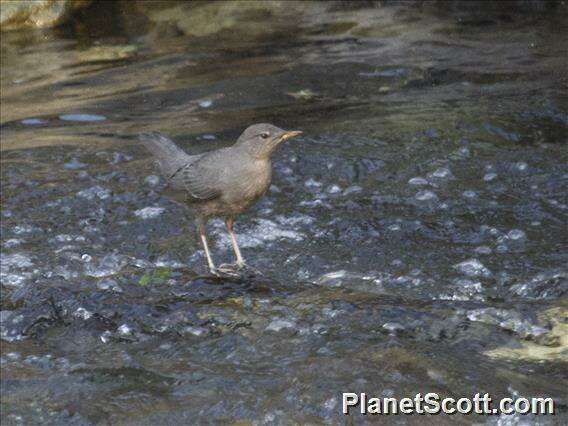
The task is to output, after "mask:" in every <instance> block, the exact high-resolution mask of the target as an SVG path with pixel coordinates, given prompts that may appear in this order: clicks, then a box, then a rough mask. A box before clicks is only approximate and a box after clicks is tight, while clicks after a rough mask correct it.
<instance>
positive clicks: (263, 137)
mask: <svg viewBox="0 0 568 426" xmlns="http://www.w3.org/2000/svg"><path fill="white" fill-rule="evenodd" d="M269 136H270V133H268V132H262V133H261V134H260V137H261V138H262V139H268V137H269Z"/></svg>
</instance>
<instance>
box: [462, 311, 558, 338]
mask: <svg viewBox="0 0 568 426" xmlns="http://www.w3.org/2000/svg"><path fill="white" fill-rule="evenodd" d="M467 318H468V319H469V320H470V321H474V322H482V323H485V324H491V325H497V326H499V327H501V328H504V329H506V330H511V331H513V332H515V333H517V334H518V335H519V336H520V337H522V338H523V339H527V338H534V337H538V336H540V335H542V334H545V333H547V332H548V331H549V330H548V329H546V328H544V327H541V326H539V325H536V324H534V320H533V321H531V320H530V319H529V318H527V317H523V316H522V315H521V314H520V313H519V312H517V311H513V310H507V309H497V308H492V307H490V308H481V309H474V310H471V311H469V312H468V313H467Z"/></svg>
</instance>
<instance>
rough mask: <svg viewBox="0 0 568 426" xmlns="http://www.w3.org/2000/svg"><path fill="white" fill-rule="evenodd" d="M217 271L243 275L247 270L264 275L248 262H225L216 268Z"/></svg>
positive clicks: (231, 274) (225, 273)
mask: <svg viewBox="0 0 568 426" xmlns="http://www.w3.org/2000/svg"><path fill="white" fill-rule="evenodd" d="M216 271H217V272H218V273H221V274H224V275H230V276H242V275H243V273H246V272H249V273H252V274H255V275H262V272H260V271H259V270H258V269H256V268H253V267H252V266H250V265H248V264H246V263H223V264H222V265H220V266H219V267H218V268H217V269H216Z"/></svg>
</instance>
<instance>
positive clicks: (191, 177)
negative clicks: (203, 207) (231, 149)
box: [175, 152, 222, 201]
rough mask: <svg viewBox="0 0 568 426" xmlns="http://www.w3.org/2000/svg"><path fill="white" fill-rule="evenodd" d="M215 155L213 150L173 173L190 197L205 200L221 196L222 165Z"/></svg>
mask: <svg viewBox="0 0 568 426" xmlns="http://www.w3.org/2000/svg"><path fill="white" fill-rule="evenodd" d="M217 156H218V154H216V153H215V152H212V153H210V154H209V153H208V154H206V155H204V156H202V157H200V158H198V159H197V160H196V161H194V162H192V163H190V164H187V165H186V166H184V167H182V168H181V169H180V170H179V171H178V172H176V173H175V175H176V176H175V177H178V179H179V180H180V181H181V182H182V183H183V186H184V187H185V189H186V190H187V192H189V195H190V196H191V197H192V198H195V199H197V200H203V201H206V200H212V199H215V198H218V197H220V196H221V189H220V185H219V184H220V174H221V167H222V165H220V164H218V161H216V157H217Z"/></svg>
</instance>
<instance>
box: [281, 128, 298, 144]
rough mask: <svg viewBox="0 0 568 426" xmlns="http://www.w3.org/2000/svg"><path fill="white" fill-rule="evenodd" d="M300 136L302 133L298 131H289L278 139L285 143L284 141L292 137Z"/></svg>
mask: <svg viewBox="0 0 568 426" xmlns="http://www.w3.org/2000/svg"><path fill="white" fill-rule="evenodd" d="M301 134H302V132H300V131H299V130H290V131H288V132H286V133H284V134H283V135H282V137H281V138H280V140H282V141H285V140H286V139H290V138H293V137H294V136H298V135H301Z"/></svg>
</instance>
